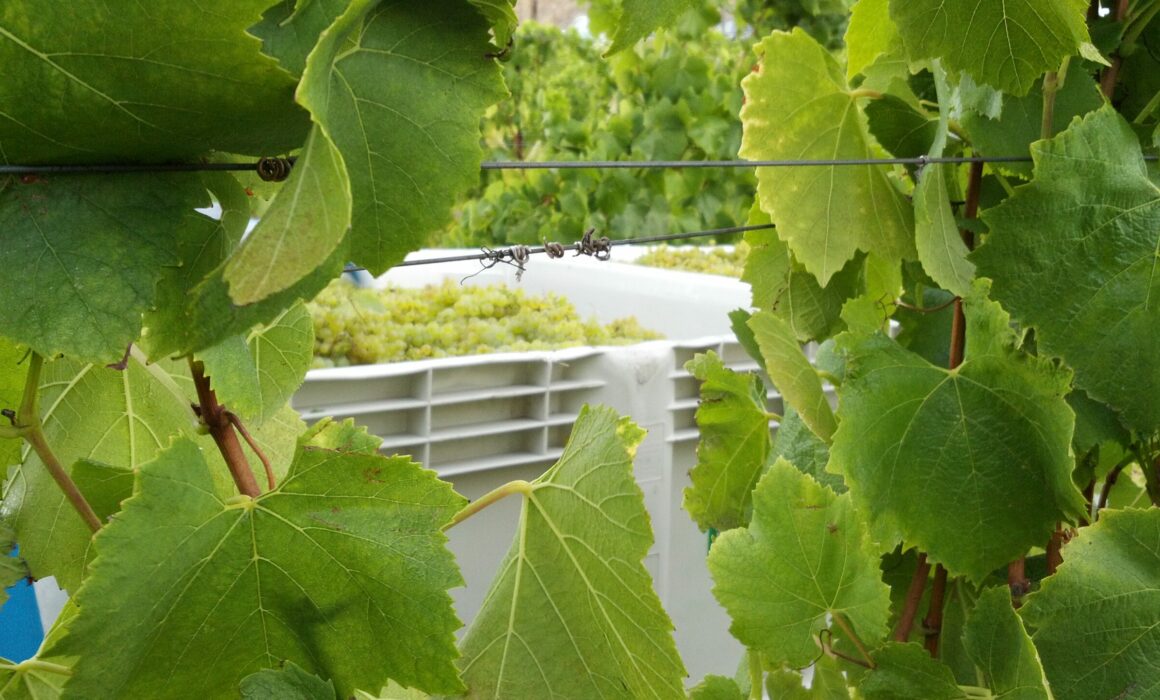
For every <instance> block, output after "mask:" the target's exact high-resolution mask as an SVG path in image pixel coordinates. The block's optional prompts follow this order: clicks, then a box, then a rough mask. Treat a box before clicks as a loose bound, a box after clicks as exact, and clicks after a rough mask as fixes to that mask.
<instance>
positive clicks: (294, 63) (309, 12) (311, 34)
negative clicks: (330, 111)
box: [249, 0, 349, 78]
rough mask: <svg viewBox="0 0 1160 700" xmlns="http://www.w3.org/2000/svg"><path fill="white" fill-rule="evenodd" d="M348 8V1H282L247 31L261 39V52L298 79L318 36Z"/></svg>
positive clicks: (304, 68) (316, 42)
mask: <svg viewBox="0 0 1160 700" xmlns="http://www.w3.org/2000/svg"><path fill="white" fill-rule="evenodd" d="M348 6H349V2H348V0H309V2H299V0H282V2H279V3H277V4H276V5H273V6H272V7H270V8H269V9H267V10H266V12H265V13H264V14H263V15H262V21H261V22H258V23H257V24H255V25H254V26H252V27H250V29H249V32H250V33H251V34H253V35H254V36H256V37H259V38H260V39H261V40H262V51H263V52H265V53H267V54H269V55H271V56H273V57H274V58H276V59H278V63H280V64H281V65H282V67H283V68H285V69H286V70H287V71H289V72H290V73H291V74H292V75H294V77H296V78H301V77H302V72H303V71H304V70H306V59H307V58H308V57H309V56H310V52H311V51H313V50H314V47H315V45H317V44H318V42H319V35H321V34H322V32H323V31H324V30H325V29H326V28H327V27H329V26H330V25H331V24H332V23H333V22H334V20H336V19H338V17H339V15H341V14H342V13H343V11H344V10H346V8H347V7H348Z"/></svg>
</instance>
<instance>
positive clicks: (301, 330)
mask: <svg viewBox="0 0 1160 700" xmlns="http://www.w3.org/2000/svg"><path fill="white" fill-rule="evenodd" d="M195 358H196V359H198V360H201V361H202V363H204V365H205V373H206V375H207V376H208V377H209V379H210V386H211V387H212V388H213V390H214V393H215V394H216V395H217V399H218V401H219V402H221V403H222V404H223V405H225V406H226V407H227V408H229V410H231V411H233V412H234V413H236V414H238V415H239V416H241V417H242V418H243V419H245V420H247V421H253V423H252V424H251V425H249V426H248V427H255V426H257V425H261V424H262V423H264V422H265V421H266V420H267V419H268V418H269V417H270V416H272V415H274V414H275V413H276V412H277V411H278V410H279V409H281V408H282V406H284V405H285V404H286V402H287V401H289V400H290V397H291V396H292V395H293V394H294V392H295V391H297V390H298V387H300V386H302V380H303V379H305V378H306V371H307V370H308V369H310V363H311V362H312V361H313V359H314V322H313V321H312V320H311V318H310V312H309V311H307V309H306V305H305V304H302V303H296V304H295V305H294V306H291V307H290V308H289V309H287V310H286V311H284V312H283V313H282V314H281V315H280V316H278V318H276V319H274V320H273V321H272V322H271V323H269V324H268V325H266V326H262V327H259V328H255V329H254V330H253V331H251V332H250V334H249V338H244V337H242V336H231V337H230V338H227V339H226V340H225V341H223V342H221V343H219V344H217V345H215V346H213V347H212V348H206V349H205V350H203V351H201V352H200V353H198V354H197V355H196V356H195Z"/></svg>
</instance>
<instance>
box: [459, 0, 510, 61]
mask: <svg viewBox="0 0 1160 700" xmlns="http://www.w3.org/2000/svg"><path fill="white" fill-rule="evenodd" d="M468 2H470V3H471V4H472V5H475V7H476V9H477V10H479V12H480V13H481V14H482V15H483V16H484V17H486V18H487V21H488V22H490V23H491V32H492V34H494V35H495V44H496V46H498V47H499V48H500V49H501V50H502V49H503V48H504V47H506V46H507V45H508V44H509V43H511V40H512V33H513V32H514V31H515V30H516V26H517V25H518V24H519V23H520V18H519V17H517V16H516V10H515V7H514V5H515V3H516V0H468Z"/></svg>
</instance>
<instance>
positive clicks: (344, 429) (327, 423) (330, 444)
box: [302, 417, 383, 455]
mask: <svg viewBox="0 0 1160 700" xmlns="http://www.w3.org/2000/svg"><path fill="white" fill-rule="evenodd" d="M302 441H303V442H304V443H305V444H307V445H311V446H313V447H321V448H324V449H327V450H335V451H337V452H361V453H363V454H371V455H373V454H378V450H379V446H380V445H382V444H383V439H382V438H380V437H377V436H375V435H371V434H370V433H368V432H367V429H366V427H364V426H361V425H358V424H357V423H355V422H354V419H353V418H347V419H345V420H343V421H335V420H334V419H333V418H329V417H327V418H323V419H322V420H320V421H318V422H317V423H315V424H314V425H312V426H310V429H309V430H307V431H306V433H305V434H303V436H302Z"/></svg>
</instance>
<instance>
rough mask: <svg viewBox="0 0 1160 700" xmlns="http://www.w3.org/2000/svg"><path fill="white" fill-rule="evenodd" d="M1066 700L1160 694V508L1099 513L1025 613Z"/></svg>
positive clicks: (1049, 673)
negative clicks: (1158, 656) (1159, 622)
mask: <svg viewBox="0 0 1160 700" xmlns="http://www.w3.org/2000/svg"><path fill="white" fill-rule="evenodd" d="M1020 613H1021V615H1022V617H1023V621H1024V622H1025V623H1026V624H1027V626H1028V627H1030V628H1031V629H1033V630H1034V632H1033V634H1032V639H1033V640H1034V642H1035V648H1036V649H1038V650H1039V656H1040V658H1041V659H1042V660H1043V666H1044V668H1045V669H1046V671H1047V679H1048V681H1049V682H1050V683H1051V692H1052V693H1053V694H1054V695H1055V697H1056V698H1059V700H1080V699H1081V698H1124V700H1129V699H1134V698H1141V699H1142V698H1149V697H1154V696H1155V694H1156V689H1157V688H1160V664H1157V660H1156V655H1155V653H1154V651H1155V649H1156V645H1157V644H1160V626H1157V624H1156V620H1160V509H1156V508H1149V509H1148V510H1134V509H1129V510H1122V511H1120V510H1111V509H1105V510H1102V511H1100V518H1099V520H1098V521H1097V522H1096V524H1095V525H1092V526H1091V527H1085V528H1082V529H1080V531H1079V536H1078V537H1077V538H1076V539H1074V540H1072V541H1071V542H1070V543H1068V545H1067V547H1066V548H1065V549H1064V561H1063V564H1061V565H1060V567H1059V570H1058V571H1056V573H1055V575H1054V576H1049V577H1048V578H1046V579H1044V580H1043V583H1042V587H1041V588H1040V589H1039V591H1038V592H1036V593H1034V594H1032V595H1031V596H1029V597H1028V598H1027V601H1026V603H1025V604H1024V606H1023V608H1022V609H1021V610H1020Z"/></svg>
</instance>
